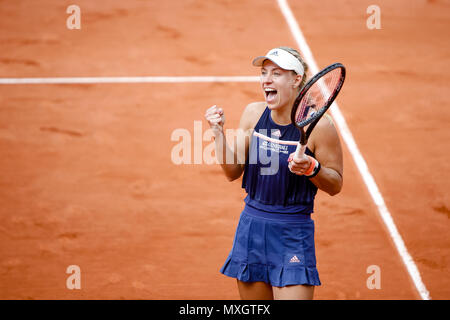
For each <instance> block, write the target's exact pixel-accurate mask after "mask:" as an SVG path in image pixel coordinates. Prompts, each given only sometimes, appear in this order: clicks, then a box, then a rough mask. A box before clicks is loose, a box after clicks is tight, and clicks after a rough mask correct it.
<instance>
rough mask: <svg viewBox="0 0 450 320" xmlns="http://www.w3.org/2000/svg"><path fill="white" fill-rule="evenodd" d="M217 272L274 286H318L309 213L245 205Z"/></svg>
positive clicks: (312, 231) (312, 227)
mask: <svg viewBox="0 0 450 320" xmlns="http://www.w3.org/2000/svg"><path fill="white" fill-rule="evenodd" d="M220 272H221V273H223V274H224V275H226V276H229V277H233V278H236V279H238V280H241V281H244V282H255V281H263V282H266V283H268V284H270V285H272V286H275V287H284V286H288V285H299V284H305V285H313V286H319V285H320V284H321V283H320V279H319V273H318V271H317V268H316V255H315V245H314V221H313V220H312V219H311V216H310V215H309V214H278V213H269V212H265V211H261V210H258V209H255V208H254V207H251V206H249V205H246V206H245V208H244V210H243V211H242V213H241V217H240V219H239V224H238V227H237V230H236V234H235V237H234V241H233V247H232V249H231V252H230V254H229V255H228V258H227V259H226V261H225V263H224V265H223V267H222V268H221V269H220Z"/></svg>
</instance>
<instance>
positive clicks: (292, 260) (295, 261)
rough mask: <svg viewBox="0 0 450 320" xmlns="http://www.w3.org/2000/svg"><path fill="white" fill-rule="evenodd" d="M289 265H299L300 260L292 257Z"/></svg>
mask: <svg viewBox="0 0 450 320" xmlns="http://www.w3.org/2000/svg"><path fill="white" fill-rule="evenodd" d="M289 263H300V260H299V258H297V256H293V257H292V258H291V260H289Z"/></svg>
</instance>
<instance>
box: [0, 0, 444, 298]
mask: <svg viewBox="0 0 450 320" xmlns="http://www.w3.org/2000/svg"><path fill="white" fill-rule="evenodd" d="M372 2H373V1H365V0H364V1H360V0H350V1H331V0H326V1H325V0H320V1H314V0H302V1H301V2H300V1H292V0H291V1H290V5H291V8H292V10H293V12H294V15H295V17H296V19H297V20H298V22H299V25H300V27H301V28H302V31H303V32H304V35H305V37H306V39H307V41H308V43H309V45H310V47H311V49H312V51H313V53H314V56H315V58H316V60H317V63H318V65H319V67H324V66H326V65H328V64H330V63H333V62H336V61H339V62H342V63H343V64H345V65H346V66H347V70H348V78H347V80H346V84H345V86H344V89H343V90H342V93H341V95H340V96H339V98H338V102H339V105H340V108H341V110H342V112H343V114H344V116H345V118H346V120H347V122H348V125H349V127H350V129H351V131H352V133H353V135H354V138H355V140H356V142H357V144H358V146H359V148H360V151H361V153H362V154H363V155H364V157H365V159H366V161H367V164H368V166H369V168H370V170H371V173H372V174H373V176H374V178H375V180H376V182H377V184H378V186H379V188H380V191H381V193H382V195H383V196H384V198H385V201H386V204H387V207H388V208H389V210H390V212H391V214H392V216H393V219H394V221H395V223H396V225H397V227H398V229H399V231H400V233H401V235H402V237H403V239H404V241H405V244H406V247H407V248H408V250H409V252H410V254H411V255H412V257H413V259H414V260H415V262H416V264H417V266H418V268H419V271H420V272H421V276H422V280H423V281H424V283H425V285H426V286H427V289H428V290H429V291H430V295H431V297H432V298H433V299H449V298H450V278H449V277H448V274H449V271H450V270H449V265H450V261H449V259H450V235H449V226H450V223H449V218H450V209H449V208H450V201H449V195H448V194H449V193H448V190H449V189H450V179H449V172H450V167H449V166H450V165H449V153H450V151H449V145H448V141H450V132H449V129H448V124H449V123H450V112H449V108H448V104H449V101H448V98H447V95H446V93H447V91H448V85H449V73H448V72H446V71H448V65H449V63H450V50H449V49H450V43H449V42H448V36H449V30H450V20H449V19H448V16H449V14H450V5H449V2H448V1H443V0H442V1H440V0H436V1H425V0H416V1H409V0H399V1H387V0H380V1H377V4H378V5H379V6H380V8H381V27H382V29H381V30H369V29H368V28H367V27H366V19H367V18H368V16H369V15H368V14H367V13H366V9H367V7H368V6H369V5H371V4H373V3H372ZM72 3H73V2H72V1H52V0H41V1H32V0H27V1H20V2H18V1H0V16H1V17H2V19H0V30H1V32H0V43H1V51H0V77H2V78H9V77H79V76H197V75H204V76H205V75H208V76H209V75H228V76H238V75H244V76H247V75H252V76H254V75H258V70H257V69H255V68H254V67H252V66H251V59H252V58H253V57H254V56H257V55H261V54H263V53H265V52H267V50H268V49H270V48H272V47H275V46H279V45H288V46H292V47H296V43H295V41H294V39H293V37H292V36H291V33H290V31H289V29H288V27H287V24H286V22H285V21H284V18H283V16H282V14H281V12H280V10H279V8H278V5H277V3H276V1H274V0H270V1H269V0H264V1H262V0H248V1H226V0H222V1H203V0H192V1H174V0H172V1H138V0H129V1H105V0H102V1H100V0H96V1H90V0H78V1H76V4H77V5H79V6H80V8H81V30H68V29H67V28H66V19H67V18H68V16H69V15H68V14H67V13H66V8H67V7H68V6H69V5H70V4H72ZM261 99H262V94H261V92H260V89H259V84H258V83H196V84H192V83H178V84H150V83H147V84H88V85H73V84H72V85H70V84H64V85H44V84H40V85H0V154H1V156H0V168H1V174H0V221H1V223H0V298H1V299H238V298H239V296H238V292H237V288H236V283H235V280H234V279H231V278H228V277H225V276H223V275H221V274H220V273H219V269H220V267H221V266H222V264H223V262H224V261H225V258H226V256H227V255H228V253H229V250H230V248H231V245H232V241H233V236H234V231H235V227H236V225H237V221H238V218H239V214H240V212H241V210H242V208H243V198H244V197H245V193H244V191H243V190H242V189H241V187H240V183H241V179H239V180H237V181H234V182H232V183H230V182H228V181H227V180H226V178H225V177H224V175H223V174H222V172H221V169H220V167H219V166H218V165H207V164H196V165H194V164H191V165H175V164H173V162H172V160H171V151H172V148H173V147H174V146H175V145H176V144H177V143H178V142H177V141H171V134H172V133H173V132H174V130H176V129H179V128H184V129H186V130H188V131H189V132H190V133H191V136H192V139H194V121H201V123H202V131H203V132H204V131H205V130H206V129H207V124H206V122H205V121H204V120H203V114H204V111H205V110H206V109H207V108H208V107H209V106H211V105H213V104H218V105H220V106H221V107H223V108H224V109H225V113H226V116H227V123H226V127H227V128H236V127H237V125H238V120H239V117H240V114H241V112H242V110H243V108H244V107H245V106H246V105H247V104H248V103H250V102H252V101H258V100H261ZM209 143H210V142H208V141H206V142H204V143H203V146H204V147H206V146H207V145H208V144H209ZM192 145H193V141H192ZM344 161H345V175H344V188H343V190H342V192H341V193H340V194H339V195H337V196H334V197H330V196H328V195H326V194H325V193H323V192H319V193H318V196H317V201H316V210H315V213H314V219H315V221H316V228H317V229H316V246H317V248H316V251H317V261H318V269H319V273H320V277H321V280H322V283H323V284H322V286H320V287H318V288H317V289H316V292H315V298H316V299H419V298H420V296H419V295H418V293H417V291H416V289H415V288H414V286H413V283H412V281H411V279H410V277H409V275H408V273H407V270H406V268H405V266H404V265H403V262H402V261H401V259H400V256H399V255H398V253H397V251H396V249H395V246H394V244H393V242H392V240H391V239H390V236H389V233H388V231H387V229H386V228H385V227H384V224H383V222H382V220H381V218H380V217H379V214H378V211H377V208H376V207H375V205H374V204H373V202H372V200H371V198H370V196H369V193H368V191H367V189H366V187H365V185H364V183H363V181H362V179H361V177H360V174H359V172H358V170H357V169H356V166H355V165H354V162H353V160H352V157H351V155H350V153H349V151H348V149H347V147H346V146H345V145H344ZM70 265H77V266H79V267H80V269H81V289H80V290H69V289H67V287H66V279H67V278H68V277H69V274H67V273H66V269H67V267H68V266H70ZM371 265H377V266H379V267H380V270H381V289H379V290H376V289H374V290H369V289H368V288H367V286H366V281H367V278H368V277H369V276H370V274H367V272H366V270H367V268H368V267H369V266H371Z"/></svg>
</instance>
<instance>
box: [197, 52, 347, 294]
mask: <svg viewBox="0 0 450 320" xmlns="http://www.w3.org/2000/svg"><path fill="white" fill-rule="evenodd" d="M253 65H254V66H257V67H260V68H261V77H260V79H261V89H262V91H263V94H264V98H265V101H263V102H255V103H251V104H249V105H248V106H247V107H246V108H245V110H244V111H243V114H242V116H241V119H240V124H239V128H240V129H241V130H239V132H240V135H241V136H240V137H239V136H238V137H237V138H236V139H241V138H245V144H244V147H243V148H238V147H237V145H238V144H237V143H234V144H233V145H234V147H233V149H231V147H230V146H229V144H228V143H227V141H226V138H225V134H224V124H225V114H224V110H223V109H222V108H220V107H218V106H212V107H211V108H209V109H208V110H207V111H206V113H205V118H206V120H207V121H208V123H209V125H210V127H211V128H212V129H213V131H214V134H215V147H216V155H226V154H232V155H234V157H233V158H234V161H233V162H230V161H228V162H227V161H222V162H220V163H221V167H222V169H223V171H224V173H225V175H226V177H227V178H228V179H229V180H230V181H232V180H235V179H238V178H239V177H240V176H241V175H242V173H243V178H242V187H243V188H245V190H246V192H247V196H246V198H245V200H244V202H245V207H244V210H243V211H242V213H241V216H240V220H239V224H238V227H237V230H236V234H235V238H234V241H233V246H232V249H231V252H230V254H229V256H228V258H227V259H226V261H225V263H224V265H223V267H222V268H221V272H222V273H223V274H225V275H227V276H230V277H233V278H236V279H237V284H238V290H239V294H240V297H241V299H245V300H258V299H264V300H270V299H289V300H294V299H313V295H314V287H315V286H318V285H320V284H321V283H320V279H319V274H318V271H317V268H316V256H315V244H314V221H313V220H312V219H311V213H313V209H314V197H315V195H316V192H317V189H321V190H323V191H325V192H327V193H328V194H330V195H335V194H337V193H339V192H340V190H341V188H342V182H343V178H342V174H343V163H342V162H343V161H342V150H341V145H340V141H339V137H338V134H337V131H336V129H335V127H334V125H333V123H332V121H331V119H330V118H329V117H328V116H325V117H322V118H321V119H320V121H319V122H318V124H317V126H316V128H315V129H314V131H313V132H312V133H311V136H310V138H309V140H308V144H307V148H306V152H305V156H302V157H301V158H297V157H295V156H294V153H295V150H296V145H297V142H298V141H299V138H300V132H299V130H298V129H297V128H296V127H295V126H294V125H293V124H292V123H291V109H292V105H293V102H294V100H295V98H296V97H297V95H298V93H299V90H300V89H301V87H302V86H303V85H304V83H305V81H306V72H307V65H306V63H305V62H304V61H303V60H302V57H301V56H300V54H299V53H298V52H297V51H296V50H294V49H292V48H288V47H278V48H275V49H272V50H270V51H269V52H268V53H267V55H265V56H261V57H257V58H255V59H254V60H253ZM224 158H225V157H224ZM239 159H244V160H245V161H237V160H239ZM317 164H320V165H317Z"/></svg>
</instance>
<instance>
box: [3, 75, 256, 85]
mask: <svg viewBox="0 0 450 320" xmlns="http://www.w3.org/2000/svg"><path fill="white" fill-rule="evenodd" d="M186 82H259V77H254V76H234V77H233V76H198V77H182V76H180V77H70V78H67V77H64V78H0V84H91V83H92V84H97V83H186Z"/></svg>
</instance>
